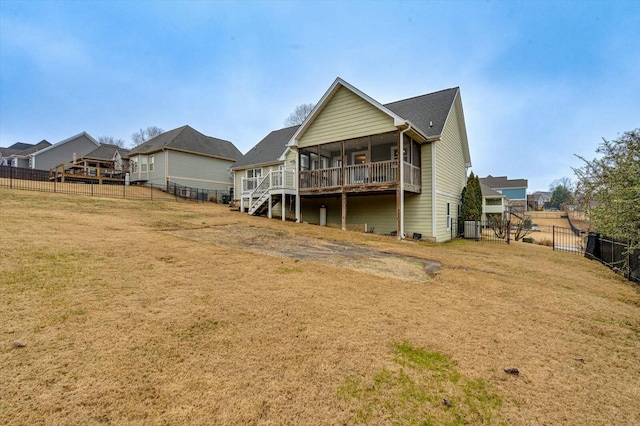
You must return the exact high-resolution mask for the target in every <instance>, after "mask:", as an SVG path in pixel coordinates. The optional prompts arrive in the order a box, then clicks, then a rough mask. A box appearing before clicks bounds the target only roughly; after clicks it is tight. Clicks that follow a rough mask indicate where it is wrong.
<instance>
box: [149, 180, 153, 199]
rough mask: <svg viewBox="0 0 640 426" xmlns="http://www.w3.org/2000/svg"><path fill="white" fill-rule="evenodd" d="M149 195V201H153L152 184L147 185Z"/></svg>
mask: <svg viewBox="0 0 640 426" xmlns="http://www.w3.org/2000/svg"><path fill="white" fill-rule="evenodd" d="M149 193H150V194H151V201H153V184H150V185H149Z"/></svg>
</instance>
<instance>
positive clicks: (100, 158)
mask: <svg viewBox="0 0 640 426" xmlns="http://www.w3.org/2000/svg"><path fill="white" fill-rule="evenodd" d="M129 152H130V150H128V149H125V148H121V147H119V146H117V145H111V144H108V143H102V144H100V146H99V147H97V148H96V149H94V150H93V151H91V152H88V153H86V154H84V155H82V156H80V157H77V158H76V161H75V163H74V164H76V165H79V166H82V167H92V168H101V169H109V170H114V171H118V172H122V171H128V170H129V160H128V159H127V157H128V155H129Z"/></svg>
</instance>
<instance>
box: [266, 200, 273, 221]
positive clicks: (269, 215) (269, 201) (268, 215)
mask: <svg viewBox="0 0 640 426" xmlns="http://www.w3.org/2000/svg"><path fill="white" fill-rule="evenodd" d="M267 202H268V203H269V206H268V207H269V210H268V213H267V217H268V218H269V219H271V218H272V217H273V215H272V213H271V204H272V202H271V195H269V199H268V200H267Z"/></svg>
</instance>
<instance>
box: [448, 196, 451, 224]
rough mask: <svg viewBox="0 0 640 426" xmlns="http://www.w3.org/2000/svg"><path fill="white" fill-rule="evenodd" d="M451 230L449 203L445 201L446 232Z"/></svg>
mask: <svg viewBox="0 0 640 426" xmlns="http://www.w3.org/2000/svg"><path fill="white" fill-rule="evenodd" d="M450 229H451V203H450V202H448V201H447V230H450Z"/></svg>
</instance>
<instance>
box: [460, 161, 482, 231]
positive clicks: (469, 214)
mask: <svg viewBox="0 0 640 426" xmlns="http://www.w3.org/2000/svg"><path fill="white" fill-rule="evenodd" d="M460 217H461V220H463V221H464V220H480V219H481V218H482V189H481V188H480V179H479V178H478V176H476V175H475V174H473V172H471V174H470V175H469V177H468V178H467V186H466V187H465V188H464V189H463V190H462V207H461V208H460Z"/></svg>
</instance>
